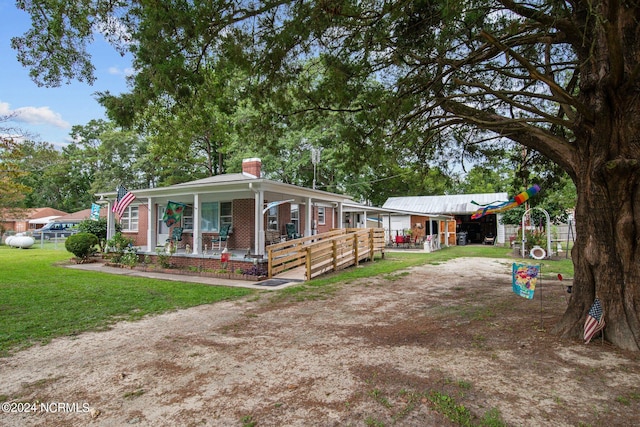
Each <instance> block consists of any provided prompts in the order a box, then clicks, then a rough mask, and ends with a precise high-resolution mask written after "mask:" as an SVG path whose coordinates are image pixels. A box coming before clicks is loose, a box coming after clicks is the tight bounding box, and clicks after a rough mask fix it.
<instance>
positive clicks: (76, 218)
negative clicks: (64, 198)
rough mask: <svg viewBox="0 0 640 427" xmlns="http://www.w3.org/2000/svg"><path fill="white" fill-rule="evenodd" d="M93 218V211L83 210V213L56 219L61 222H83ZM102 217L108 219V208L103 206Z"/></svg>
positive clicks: (101, 208) (101, 209)
mask: <svg viewBox="0 0 640 427" xmlns="http://www.w3.org/2000/svg"><path fill="white" fill-rule="evenodd" d="M90 217H91V209H83V210H81V211H78V212H74V213H71V214H68V215H64V216H61V217H59V218H56V219H55V220H56V221H59V222H78V223H79V222H82V221H84V220H85V219H89V218H90ZM100 217H101V218H106V217H107V207H106V206H101V207H100Z"/></svg>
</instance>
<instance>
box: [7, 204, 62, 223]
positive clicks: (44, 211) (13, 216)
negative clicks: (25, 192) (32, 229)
mask: <svg viewBox="0 0 640 427" xmlns="http://www.w3.org/2000/svg"><path fill="white" fill-rule="evenodd" d="M66 214H67V213H66V212H63V211H60V210H58V209H54V208H49V207H47V208H26V209H21V208H13V209H11V208H5V209H1V210H0V217H5V216H6V218H3V220H5V221H28V220H31V219H38V218H45V217H51V216H62V215H66Z"/></svg>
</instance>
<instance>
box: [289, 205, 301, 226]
mask: <svg viewBox="0 0 640 427" xmlns="http://www.w3.org/2000/svg"><path fill="white" fill-rule="evenodd" d="M291 222H292V223H293V225H294V226H295V230H296V232H297V233H299V232H300V205H294V204H291Z"/></svg>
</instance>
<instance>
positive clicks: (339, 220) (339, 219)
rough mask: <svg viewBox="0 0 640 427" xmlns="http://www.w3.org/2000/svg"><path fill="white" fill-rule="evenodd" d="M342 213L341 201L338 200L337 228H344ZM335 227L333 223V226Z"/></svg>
mask: <svg viewBox="0 0 640 427" xmlns="http://www.w3.org/2000/svg"><path fill="white" fill-rule="evenodd" d="M343 215H344V213H343V212H342V202H338V228H339V229H343V228H344V216H343ZM333 228H335V224H334V227H333Z"/></svg>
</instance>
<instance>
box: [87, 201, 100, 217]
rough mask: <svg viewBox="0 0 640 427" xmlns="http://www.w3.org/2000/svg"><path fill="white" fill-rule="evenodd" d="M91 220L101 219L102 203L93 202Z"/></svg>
mask: <svg viewBox="0 0 640 427" xmlns="http://www.w3.org/2000/svg"><path fill="white" fill-rule="evenodd" d="M89 219H90V220H91V221H99V220H100V205H99V204H97V203H91V215H89Z"/></svg>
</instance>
